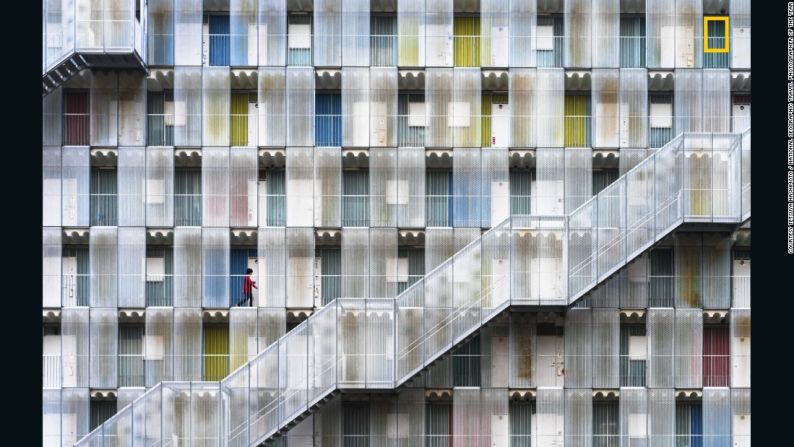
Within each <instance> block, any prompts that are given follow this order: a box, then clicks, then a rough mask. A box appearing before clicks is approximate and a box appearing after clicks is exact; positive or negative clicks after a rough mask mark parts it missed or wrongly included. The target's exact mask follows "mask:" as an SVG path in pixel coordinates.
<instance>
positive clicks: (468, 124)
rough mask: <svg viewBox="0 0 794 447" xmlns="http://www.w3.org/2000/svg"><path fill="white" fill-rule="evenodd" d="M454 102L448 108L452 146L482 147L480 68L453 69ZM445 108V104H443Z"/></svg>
mask: <svg viewBox="0 0 794 447" xmlns="http://www.w3.org/2000/svg"><path fill="white" fill-rule="evenodd" d="M453 73H454V76H453V82H452V85H453V91H452V102H451V103H449V104H447V106H446V115H447V119H448V120H450V121H449V123H448V124H449V127H450V128H452V134H453V139H452V145H453V146H455V147H480V145H481V144H482V139H481V137H480V132H481V130H482V126H481V125H480V119H481V116H482V106H481V99H482V95H481V93H480V85H481V83H482V81H481V74H480V70H479V69H478V68H455V69H453ZM442 106H443V104H442ZM431 116H432V115H431Z"/></svg>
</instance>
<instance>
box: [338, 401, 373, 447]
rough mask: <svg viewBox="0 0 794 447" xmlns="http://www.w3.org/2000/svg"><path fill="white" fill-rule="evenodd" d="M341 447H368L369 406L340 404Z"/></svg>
mask: <svg viewBox="0 0 794 447" xmlns="http://www.w3.org/2000/svg"><path fill="white" fill-rule="evenodd" d="M342 446H343V447H368V446H369V404H368V403H367V402H342Z"/></svg>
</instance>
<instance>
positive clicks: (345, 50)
mask: <svg viewBox="0 0 794 447" xmlns="http://www.w3.org/2000/svg"><path fill="white" fill-rule="evenodd" d="M369 3H370V0H342V21H343V23H344V26H343V27H342V65H343V66H345V67H356V66H357V67H366V66H368V65H369V55H370V54H369V45H370V32H369V26H370V14H369ZM318 65H321V64H318Z"/></svg>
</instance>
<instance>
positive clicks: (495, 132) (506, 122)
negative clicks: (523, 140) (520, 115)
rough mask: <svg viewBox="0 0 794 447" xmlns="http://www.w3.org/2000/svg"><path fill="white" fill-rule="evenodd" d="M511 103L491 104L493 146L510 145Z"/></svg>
mask: <svg viewBox="0 0 794 447" xmlns="http://www.w3.org/2000/svg"><path fill="white" fill-rule="evenodd" d="M510 116H511V115H510V104H492V105H491V147H509V146H510Z"/></svg>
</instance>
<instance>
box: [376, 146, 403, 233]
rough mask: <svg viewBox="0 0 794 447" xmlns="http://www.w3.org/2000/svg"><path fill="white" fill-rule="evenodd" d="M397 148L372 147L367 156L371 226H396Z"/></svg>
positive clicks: (398, 197) (398, 184) (397, 204)
mask: <svg viewBox="0 0 794 447" xmlns="http://www.w3.org/2000/svg"><path fill="white" fill-rule="evenodd" d="M400 186H403V188H405V189H407V188H408V187H409V186H408V185H407V184H405V185H401V184H400V183H399V181H398V178H397V149H391V148H378V149H376V148H373V149H371V150H370V158H369V202H370V203H369V209H370V225H371V226H373V227H396V226H397V214H398V210H399V209H400V204H401V202H400V196H399V189H400Z"/></svg>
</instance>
